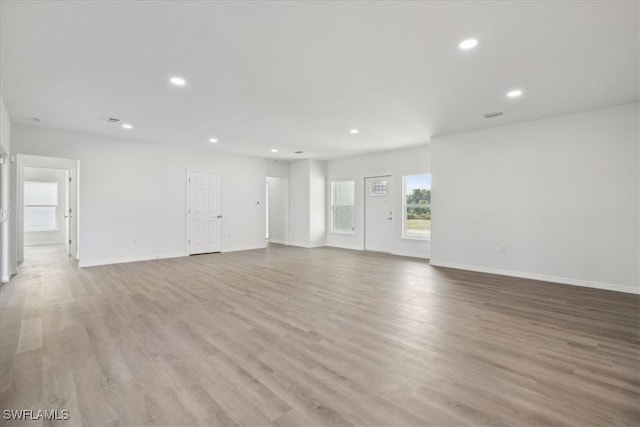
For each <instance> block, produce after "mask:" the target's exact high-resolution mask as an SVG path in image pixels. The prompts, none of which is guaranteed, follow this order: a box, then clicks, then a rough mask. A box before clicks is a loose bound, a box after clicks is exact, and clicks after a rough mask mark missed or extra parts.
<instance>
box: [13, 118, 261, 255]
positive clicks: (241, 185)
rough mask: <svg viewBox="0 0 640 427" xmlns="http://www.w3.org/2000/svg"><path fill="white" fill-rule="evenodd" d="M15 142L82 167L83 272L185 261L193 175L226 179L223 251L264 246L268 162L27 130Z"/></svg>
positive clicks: (17, 131)
mask: <svg viewBox="0 0 640 427" xmlns="http://www.w3.org/2000/svg"><path fill="white" fill-rule="evenodd" d="M13 142H14V150H13V151H14V152H15V153H24V154H33V155H42V156H52V157H66V158H75V159H79V160H80V168H81V175H80V212H79V213H80V221H79V222H80V224H79V233H80V237H79V239H80V246H81V248H82V249H81V254H80V265H82V266H86V265H95V264H103V263H110V262H124V261H131V260H139V259H152V258H156V257H158V258H160V257H172V256H181V255H185V254H186V253H187V248H186V197H187V196H186V169H187V168H189V169H192V170H200V171H209V172H215V173H220V174H221V175H222V214H223V223H222V250H223V251H224V252H227V251H234V250H243V249H251V248H259V247H264V246H265V239H264V235H265V221H264V218H265V211H264V198H265V178H266V176H267V175H266V171H267V168H268V167H270V163H272V161H270V160H265V159H259V158H253V157H246V156H236V155H231V154H223V153H218V152H214V151H209V150H206V149H203V150H193V149H184V148H181V147H177V146H169V145H161V144H151V143H145V142H138V141H134V140H126V139H117V138H112V137H105V136H96V135H90V134H84V133H77V132H66V131H54V130H47V129H42V128H36V127H25V126H16V127H15V128H14V133H13ZM256 201H260V204H256Z"/></svg>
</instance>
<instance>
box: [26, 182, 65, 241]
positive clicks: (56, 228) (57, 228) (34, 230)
mask: <svg viewBox="0 0 640 427" xmlns="http://www.w3.org/2000/svg"><path fill="white" fill-rule="evenodd" d="M27 183H33V184H54V185H55V189H56V200H55V203H56V204H55V205H49V204H44V205H42V204H38V205H35V204H27V203H24V205H23V208H24V214H23V215H25V216H26V213H27V209H28V208H54V211H53V212H54V218H55V220H54V222H55V226H54V227H47V228H32V227H28V226H27V224H26V222H27V221H26V220H24V219H23V220H24V222H25V224H24V231H25V232H27V233H38V232H49V231H60V218H59V211H58V207H59V204H60V203H59V200H60V184H59V183H58V182H56V181H24V184H25V189H24V192H25V193H26V184H27Z"/></svg>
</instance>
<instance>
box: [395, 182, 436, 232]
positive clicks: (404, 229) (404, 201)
mask: <svg viewBox="0 0 640 427" xmlns="http://www.w3.org/2000/svg"><path fill="white" fill-rule="evenodd" d="M422 175H430V173H429V172H425V173H416V174H412V175H403V176H402V236H401V237H400V238H401V239H403V240H417V241H421V242H429V241H431V230H429V237H421V236H407V186H406V178H409V177H412V176H422Z"/></svg>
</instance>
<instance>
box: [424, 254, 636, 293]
mask: <svg viewBox="0 0 640 427" xmlns="http://www.w3.org/2000/svg"><path fill="white" fill-rule="evenodd" d="M430 264H431V265H432V266H434V267H445V268H455V269H456V270H467V271H476V272H478V273H488V274H497V275H499V276H510V277H518V278H521V279H531V280H539V281H543V282H552V283H561V284H563V285H572V286H583V287H586V288H596V289H603V290H606V291H615V292H625V293H629V294H640V288H633V287H630V286H624V285H615V284H613V283H603V282H593V281H589V280H581V279H571V278H568V277H557V276H547V275H545V274H536V273H525V272H521V271H511V270H501V269H499V268H490V267H480V266H475V265H464V264H456V263H453V262H442V261H437V260H431V261H430Z"/></svg>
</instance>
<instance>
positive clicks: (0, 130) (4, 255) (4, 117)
mask: <svg viewBox="0 0 640 427" xmlns="http://www.w3.org/2000/svg"><path fill="white" fill-rule="evenodd" d="M0 154H2V155H3V156H5V159H4V164H2V165H0V210H2V211H3V212H4V215H5V219H6V221H4V222H2V223H0V283H5V282H8V281H9V276H10V274H11V273H12V272H13V270H15V268H14V267H13V266H14V262H12V261H13V260H12V259H11V257H10V256H9V253H10V252H11V250H10V248H12V247H13V246H12V245H10V241H11V239H10V232H9V230H10V224H12V222H11V217H10V214H11V206H10V200H11V198H10V188H11V185H10V167H11V166H10V163H9V155H10V154H11V120H10V119H9V113H8V112H7V109H6V108H5V106H4V101H3V100H2V95H0Z"/></svg>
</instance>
